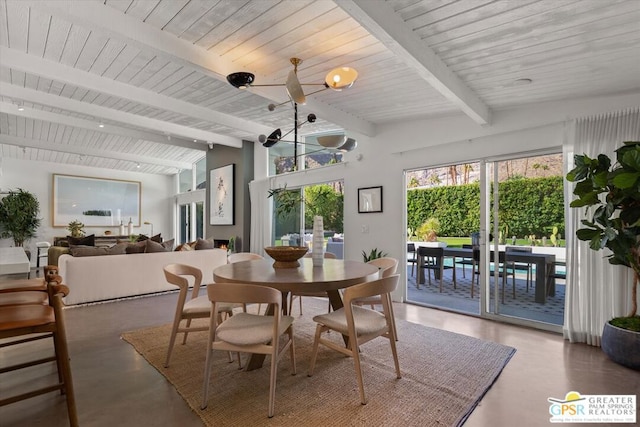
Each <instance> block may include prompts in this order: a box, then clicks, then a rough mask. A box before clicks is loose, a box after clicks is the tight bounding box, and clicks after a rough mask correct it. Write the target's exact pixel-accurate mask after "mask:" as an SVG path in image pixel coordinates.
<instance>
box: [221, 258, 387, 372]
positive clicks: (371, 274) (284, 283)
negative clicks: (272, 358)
mask: <svg viewBox="0 0 640 427" xmlns="http://www.w3.org/2000/svg"><path fill="white" fill-rule="evenodd" d="M299 262H300V267H298V268H273V261H271V260H266V259H265V260H261V259H260V260H251V261H241V262H236V263H233V264H226V265H222V266H220V267H218V268H216V269H215V270H214V271H213V279H214V281H215V282H216V283H248V284H253V285H260V286H269V287H271V288H275V289H278V290H279V291H282V294H283V301H286V298H287V295H288V294H289V292H291V291H300V292H326V293H327V296H328V297H329V301H330V303H331V307H332V308H333V309H334V310H338V309H340V308H342V306H343V303H342V296H341V295H340V292H339V290H340V289H343V288H348V287H349V286H353V285H357V284H358V283H363V282H367V281H369V280H374V279H376V278H377V275H378V267H376V266H373V265H370V264H366V263H363V262H358V261H350V260H342V259H328V258H325V259H324V260H323V265H322V266H321V267H314V266H313V259H311V258H301V259H300V260H299ZM268 310H271V311H270V313H271V314H272V313H273V308H272V307H269V309H268ZM283 310H284V311H285V313H286V304H284V303H283ZM270 313H269V311H268V312H267V314H270ZM260 356H262V357H260ZM263 360H264V355H258V354H255V355H253V356H252V357H251V359H250V361H249V362H248V363H247V370H251V369H255V368H258V367H260V366H262V361H263Z"/></svg>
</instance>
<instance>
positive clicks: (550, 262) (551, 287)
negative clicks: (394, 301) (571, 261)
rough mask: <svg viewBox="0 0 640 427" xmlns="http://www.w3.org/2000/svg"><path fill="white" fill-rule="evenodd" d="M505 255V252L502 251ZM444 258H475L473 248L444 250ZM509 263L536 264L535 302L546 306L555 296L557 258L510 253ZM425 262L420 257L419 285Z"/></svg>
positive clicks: (507, 256)
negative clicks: (549, 299)
mask: <svg viewBox="0 0 640 427" xmlns="http://www.w3.org/2000/svg"><path fill="white" fill-rule="evenodd" d="M500 252H501V253H504V252H503V251H500ZM444 256H448V257H455V258H473V249H472V248H452V247H445V248H444ZM505 259H506V260H507V261H514V262H522V263H529V264H534V265H535V266H536V275H535V302H537V303H540V304H544V303H545V302H546V299H547V296H555V293H556V288H555V269H556V256H555V255H554V254H543V253H531V252H509V253H508V254H506V258H505ZM491 261H493V251H491ZM422 265H423V260H421V259H420V257H418V281H419V282H418V283H420V284H423V283H424V271H423V269H422Z"/></svg>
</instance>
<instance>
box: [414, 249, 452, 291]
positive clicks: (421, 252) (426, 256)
mask: <svg viewBox="0 0 640 427" xmlns="http://www.w3.org/2000/svg"><path fill="white" fill-rule="evenodd" d="M418 257H419V258H420V257H421V258H422V269H423V270H426V271H427V274H428V277H429V284H431V271H433V272H434V274H433V276H434V279H436V278H437V275H436V272H437V273H438V275H439V276H440V277H439V278H440V292H442V281H443V277H444V271H445V270H449V269H452V270H453V289H456V269H455V268H454V266H453V265H445V264H444V259H445V256H444V248H430V247H426V246H420V247H419V248H418ZM416 287H417V288H418V289H420V280H416Z"/></svg>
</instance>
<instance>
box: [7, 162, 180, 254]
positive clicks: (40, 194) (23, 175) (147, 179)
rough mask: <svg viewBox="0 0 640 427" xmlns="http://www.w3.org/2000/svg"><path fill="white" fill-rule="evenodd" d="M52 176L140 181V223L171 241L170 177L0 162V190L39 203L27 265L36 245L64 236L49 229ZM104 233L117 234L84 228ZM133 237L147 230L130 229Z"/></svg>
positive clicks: (9, 243) (64, 232) (60, 229)
mask: <svg viewBox="0 0 640 427" xmlns="http://www.w3.org/2000/svg"><path fill="white" fill-rule="evenodd" d="M53 174H66V175H78V176H89V177H94V178H112V179H124V180H130V181H140V182H141V184H142V185H141V187H142V206H141V223H144V222H145V221H149V222H151V223H153V231H154V233H155V234H158V233H162V237H163V238H164V239H165V240H167V239H173V238H174V226H173V211H172V209H173V197H172V196H173V195H174V194H175V189H174V187H175V185H174V183H173V177H171V176H165V175H151V174H143V173H136V172H123V171H114V170H111V169H98V168H91V167H86V166H77V165H64V164H56V163H48V162H38V161H28V160H16V159H11V161H6V160H5V161H3V162H2V169H1V173H0V190H2V191H5V190H9V189H13V190H15V189H17V188H22V189H24V190H27V191H30V192H31V193H33V194H34V195H35V196H36V197H37V198H38V201H39V202H40V218H42V223H41V225H40V228H39V229H38V234H37V236H36V237H35V238H34V239H32V240H31V241H30V242H28V243H27V244H25V247H26V248H27V249H30V250H31V253H32V256H31V262H32V265H35V262H36V259H35V254H36V246H35V244H36V242H40V241H48V242H49V243H53V237H54V236H66V235H67V234H69V233H68V230H67V229H66V227H52V223H53V222H52V215H51V206H52V204H53V201H52V197H51V192H52V186H53V184H52V182H53V178H52V176H53ZM106 230H111V231H112V233H113V234H118V227H86V228H85V231H86V234H93V233H95V234H96V236H101V235H104V232H105V231H106ZM133 232H134V234H141V233H142V234H149V233H150V226H148V225H144V224H141V226H140V227H134V230H133ZM0 246H3V247H6V246H13V240H12V239H0Z"/></svg>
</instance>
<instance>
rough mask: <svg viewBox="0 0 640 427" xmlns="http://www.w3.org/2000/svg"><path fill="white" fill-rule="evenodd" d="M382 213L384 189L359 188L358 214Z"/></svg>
mask: <svg viewBox="0 0 640 427" xmlns="http://www.w3.org/2000/svg"><path fill="white" fill-rule="evenodd" d="M373 212H382V187H366V188H358V213H373Z"/></svg>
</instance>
